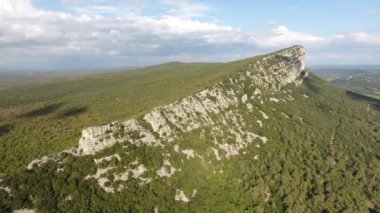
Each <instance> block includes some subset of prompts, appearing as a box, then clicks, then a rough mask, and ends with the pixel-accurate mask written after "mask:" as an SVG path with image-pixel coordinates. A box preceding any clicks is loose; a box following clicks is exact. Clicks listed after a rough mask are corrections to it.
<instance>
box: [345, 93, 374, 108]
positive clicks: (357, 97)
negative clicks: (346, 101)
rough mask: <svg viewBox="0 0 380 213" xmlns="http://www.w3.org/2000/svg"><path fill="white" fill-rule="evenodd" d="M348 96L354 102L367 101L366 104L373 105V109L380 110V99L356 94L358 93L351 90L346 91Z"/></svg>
mask: <svg viewBox="0 0 380 213" xmlns="http://www.w3.org/2000/svg"><path fill="white" fill-rule="evenodd" d="M346 95H347V96H348V97H350V98H351V99H353V100H358V101H365V102H367V103H369V104H371V108H373V109H375V110H380V100H379V99H376V98H372V97H368V96H366V95H363V94H360V93H356V92H352V91H349V90H347V91H346Z"/></svg>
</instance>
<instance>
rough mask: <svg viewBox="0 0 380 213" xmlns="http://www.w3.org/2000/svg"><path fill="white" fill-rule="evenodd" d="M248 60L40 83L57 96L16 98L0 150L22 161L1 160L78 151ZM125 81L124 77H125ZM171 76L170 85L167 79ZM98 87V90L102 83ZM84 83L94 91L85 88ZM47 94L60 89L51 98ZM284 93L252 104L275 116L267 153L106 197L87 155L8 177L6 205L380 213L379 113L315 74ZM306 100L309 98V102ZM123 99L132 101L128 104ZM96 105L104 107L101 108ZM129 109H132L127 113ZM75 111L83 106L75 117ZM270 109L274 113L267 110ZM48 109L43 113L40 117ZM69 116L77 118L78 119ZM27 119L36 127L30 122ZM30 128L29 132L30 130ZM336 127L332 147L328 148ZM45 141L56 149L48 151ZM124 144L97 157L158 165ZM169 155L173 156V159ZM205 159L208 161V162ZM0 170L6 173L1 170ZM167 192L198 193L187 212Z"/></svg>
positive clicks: (133, 185) (186, 139)
mask: <svg viewBox="0 0 380 213" xmlns="http://www.w3.org/2000/svg"><path fill="white" fill-rule="evenodd" d="M249 60H252V59H249ZM249 60H247V61H239V62H235V63H231V64H224V65H218V64H214V65H210V64H201V65H199V64H198V65H197V64H191V65H186V64H170V65H163V66H158V67H153V68H149V69H145V70H142V71H141V72H137V71H136V72H131V73H129V72H128V73H118V74H112V75H100V76H95V77H92V78H89V79H85V80H81V81H80V82H66V83H65V85H63V86H62V85H45V86H42V87H45V90H47V91H49V92H51V94H50V95H51V96H52V97H55V98H53V99H54V100H53V101H44V100H43V99H40V100H39V101H40V102H42V103H33V101H34V100H35V99H37V98H36V97H34V98H31V99H30V100H28V99H23V100H22V102H19V103H22V104H23V105H22V107H21V109H19V110H21V111H19V112H18V114H23V113H25V112H29V113H28V114H26V115H24V116H23V117H20V118H17V117H15V115H13V117H12V116H10V117H9V118H7V120H6V122H4V123H11V124H13V126H14V127H13V128H14V129H13V130H12V127H11V126H10V127H6V126H5V127H4V126H3V132H4V133H3V136H2V137H1V139H3V138H5V139H6V142H5V143H4V144H6V145H7V146H8V147H5V148H6V151H9V152H11V154H12V155H13V154H17V153H18V152H23V151H25V150H26V146H28V148H29V149H28V150H30V152H28V154H24V155H21V154H20V155H18V156H17V157H19V158H20V159H14V162H11V161H10V160H12V157H13V156H12V155H11V154H7V155H3V156H4V157H3V158H4V159H6V162H7V163H8V162H10V163H14V164H16V165H18V166H24V165H23V164H25V163H27V162H28V160H30V159H31V158H34V157H35V156H37V155H43V154H44V153H47V152H55V151H57V150H60V149H62V148H64V147H68V146H70V145H72V144H76V142H77V138H78V136H79V135H78V134H79V130H80V128H81V127H82V125H83V126H87V125H92V124H99V123H101V122H106V121H109V120H114V119H126V118H130V117H138V116H140V115H141V114H142V113H144V112H146V111H148V110H149V109H150V108H152V107H154V106H156V105H162V104H165V103H167V102H170V101H172V100H174V99H177V98H179V97H182V96H185V95H188V94H192V93H194V92H195V91H198V90H200V89H202V88H204V87H206V86H207V85H209V84H212V82H214V81H217V80H218V79H222V78H224V77H225V76H226V75H230V74H232V73H234V72H236V71H237V70H239V69H240V67H244V65H246V64H247V63H248V61H249ZM122 75H126V76H128V77H125V78H122V77H121V76H122ZM158 79H159V80H158ZM168 79H171V80H170V82H169V80H168ZM184 79H186V80H188V83H185V82H183V80H184ZM105 82H107V84H105ZM126 82H129V83H130V84H133V83H135V85H130V87H128V85H129V84H126ZM168 82H169V83H168ZM80 83H82V84H80ZM100 83H103V84H105V86H101V85H99V84H100ZM83 84H85V85H83ZM69 85H70V86H69ZM82 85H83V87H82ZM90 85H93V86H91V87H90ZM47 86H48V87H47ZM76 86H77V87H81V90H80V91H81V93H74V94H70V95H69V92H71V91H79V90H78V88H75V87H76ZM46 87H47V88H46ZM36 88H39V87H36ZM36 88H34V89H32V90H30V91H31V92H32V94H38V93H33V92H35V91H38V89H36ZM49 88H50V90H49ZM51 88H54V89H57V91H55V92H54V90H53V89H51ZM58 88H65V90H64V91H62V89H60V90H58ZM128 89H133V92H132V93H128ZM287 89H291V90H293V91H294V93H293V94H292V96H294V98H295V101H293V102H290V103H287V104H275V103H272V102H268V103H265V104H264V105H261V104H259V103H258V102H257V103H254V104H255V106H257V107H258V108H259V109H263V110H264V111H267V112H268V111H269V112H268V113H269V115H270V117H271V118H275V119H273V120H272V119H271V120H269V121H268V122H269V123H266V124H265V126H264V128H263V129H262V130H260V132H259V133H260V134H263V135H266V136H268V138H269V141H270V143H269V144H268V145H267V146H263V147H262V149H261V150H260V152H257V150H255V148H254V147H249V148H248V149H249V151H250V152H252V153H250V154H249V155H241V156H238V157H236V158H232V159H230V160H223V161H222V162H220V163H219V164H218V163H217V162H216V161H213V162H210V163H209V164H208V163H207V161H206V163H205V162H203V161H200V160H194V161H191V163H188V164H186V167H183V168H182V169H183V173H180V176H179V177H176V176H174V177H173V178H171V179H168V180H154V181H153V182H152V183H151V184H148V185H144V186H139V184H138V183H137V182H136V181H133V180H131V181H127V182H126V184H127V189H128V190H126V191H124V192H123V193H120V194H117V196H112V195H109V194H106V193H104V192H103V191H102V190H100V189H99V188H98V187H94V186H96V183H95V181H93V182H90V181H84V180H83V178H84V177H85V176H86V175H87V174H92V173H94V171H95V169H96V166H95V165H94V162H93V157H92V156H85V157H80V158H70V159H69V160H70V162H69V163H67V164H65V168H64V172H62V173H60V174H57V173H56V168H57V165H55V164H53V163H49V164H46V165H44V166H42V167H41V168H39V169H36V170H35V171H32V172H26V171H21V173H20V174H21V175H19V174H17V173H15V175H14V176H10V177H9V178H6V182H10V183H12V184H11V185H12V189H13V188H17V190H18V191H17V195H18V196H16V198H14V199H13V198H10V200H12V201H10V202H11V206H13V207H15V208H16V207H18V208H21V207H29V208H32V207H33V206H37V208H41V209H45V210H48V209H53V208H61V210H63V211H64V210H66V211H78V210H79V209H81V210H83V211H86V210H87V211H100V210H101V209H108V210H109V211H126V210H127V209H129V210H131V209H135V210H136V211H138V210H139V211H149V210H151V209H152V207H153V206H154V205H158V206H159V207H160V210H161V211H166V212H170V211H181V212H186V211H188V212H194V211H198V212H200V211H208V212H221V211H238V212H243V211H249V212H251V211H252V210H254V211H255V212H283V211H285V210H288V211H289V212H308V211H311V212H321V211H322V210H329V211H331V212H333V211H334V210H335V211H338V212H340V211H344V210H346V211H348V212H355V211H356V212H363V211H364V210H366V209H368V208H375V209H376V208H379V207H378V206H379V203H380V194H379V191H380V190H378V189H379V184H378V183H379V181H378V177H379V175H378V174H379V172H380V164H379V161H378V159H379V155H378V154H377V153H378V152H379V150H380V147H379V138H380V137H379V128H380V126H379V124H380V122H379V119H380V117H379V113H378V112H376V111H374V110H371V111H370V112H367V111H366V110H367V104H366V102H364V101H362V100H357V99H355V100H353V99H352V98H351V97H349V96H346V92H345V91H344V90H342V89H339V88H336V87H334V86H332V85H330V84H328V83H326V82H324V81H322V80H320V79H319V78H317V77H315V76H314V75H312V74H311V75H310V77H309V78H308V79H306V80H305V82H304V84H303V85H302V86H299V87H297V88H295V87H294V85H288V86H287ZM40 90H42V89H40ZM92 90H94V91H92ZM14 91H18V90H14ZM42 91H43V90H42ZM248 92H249V93H252V92H253V91H248ZM20 94H21V93H20ZM57 94H58V95H57ZM128 94H129V96H128ZM304 94H306V95H307V96H309V97H310V98H309V99H306V98H305V97H304V96H303V95H304ZM60 96H62V97H60ZM89 96H90V97H89ZM0 97H5V96H0ZM32 97H33V96H32ZM83 97H86V98H83ZM123 97H124V98H125V99H123ZM127 97H129V99H128V101H127V99H126V98H127ZM116 98H119V100H120V102H122V103H120V104H119V102H117V101H115V100H116ZM143 98H144V99H143ZM100 99H102V100H104V101H99V100H100ZM4 100H5V99H4ZM10 100H13V99H10ZM82 100H86V105H83V104H81V101H82ZM144 100H145V101H144ZM19 101H20V100H19ZM4 103H7V104H8V105H9V104H11V103H12V102H5V101H4ZM15 103H16V102H13V103H12V104H15ZM54 103H55V104H57V103H63V105H59V104H58V105H51V104H54ZM131 103H133V106H135V107H128V106H130V105H131ZM43 105H50V107H47V108H45V110H42V111H41V110H40V111H34V112H32V113H30V110H32V109H37V108H40V107H41V106H43ZM72 107H78V109H77V110H73V111H72V113H71V114H74V116H67V115H66V116H63V117H62V116H61V115H62V114H64V113H65V112H66V114H70V113H68V112H67V111H66V110H67V109H70V108H72ZM80 107H88V108H83V109H82V110H80ZM272 108H275V109H276V110H275V111H270V109H272ZM242 109H245V108H242ZM7 110H8V111H9V109H7ZM46 111H47V112H49V113H48V114H45V113H46ZM76 111H78V112H79V113H75V112H76ZM4 112H5V111H4ZM4 112H3V113H4ZM96 112H98V113H96ZM281 112H286V113H287V114H288V115H289V116H290V119H285V118H284V117H283V116H282V115H281ZM243 113H245V114H244V118H245V119H246V122H247V124H248V125H251V126H252V128H256V129H258V127H257V124H256V119H257V117H259V116H260V115H259V114H257V113H256V115H255V114H249V113H246V111H244V110H243ZM75 114H78V115H75ZM2 115H5V114H2ZM300 118H302V120H301V119H300ZM32 121H38V122H39V123H37V124H33V123H31V122H32ZM58 122H61V123H63V124H59V125H62V126H65V127H67V128H69V129H67V130H68V132H67V133H65V132H59V131H62V130H59V129H57V127H55V125H58V124H57V123H58ZM231 125H233V124H231ZM51 126H52V127H51ZM34 127H35V130H34V132H33V131H32V130H29V129H30V128H34ZM70 128H71V129H70ZM7 129H9V133H7V132H8V130H7ZM334 129H335V130H336V136H335V137H336V140H335V141H334V142H331V141H330V139H331V135H332V132H333V130H334ZM21 130H22V131H25V132H26V133H27V134H25V135H26V136H28V137H30V138H32V137H36V138H37V136H39V134H40V133H42V132H43V131H47V132H48V134H47V137H49V136H51V133H54V132H58V133H57V136H56V137H58V138H59V139H58V140H55V141H54V140H53V141H50V140H49V138H46V139H44V140H37V139H35V138H33V140H30V141H28V140H27V139H28V138H26V137H23V138H21V139H20V138H18V137H20V131H21ZM16 131H17V135H16V134H15V133H16ZM49 131H52V132H49ZM61 135H66V136H70V137H72V139H70V138H69V139H70V140H66V139H65V138H63V137H61ZM206 139H207V138H206ZM41 141H42V142H41ZM12 142H15V143H12ZM49 142H50V143H51V144H54V145H55V146H49ZM177 143H178V144H179V145H180V146H182V145H183V146H185V145H186V144H187V145H188V144H189V143H195V144H192V145H193V146H196V147H197V146H199V150H198V149H196V150H197V151H199V152H201V151H202V150H203V151H204V148H203V146H204V144H205V143H212V138H209V139H207V140H205V141H201V140H200V137H199V133H198V132H194V133H190V134H188V135H184V136H183V138H181V140H178V141H177ZM20 144H24V145H23V146H22V145H20ZM12 145H14V146H12ZM121 146H122V145H121V144H119V145H116V146H114V147H111V148H109V149H107V150H104V151H103V152H100V153H98V154H97V155H96V156H95V157H96V158H99V157H101V156H106V155H110V154H113V153H115V152H119V153H120V155H122V158H123V161H122V162H121V163H119V164H117V166H118V167H120V168H122V167H123V165H125V164H128V163H130V162H133V160H135V158H136V157H138V158H139V159H140V160H141V161H142V162H143V163H144V164H145V165H148V166H149V167H159V166H160V165H159V162H161V161H162V155H161V151H162V150H158V151H157V150H155V149H152V148H149V147H146V148H145V147H140V148H137V147H133V146H130V147H128V148H127V149H128V151H129V153H131V154H130V155H128V156H127V155H125V152H124V150H123V148H122V147H121ZM33 147H36V149H33ZM41 147H42V148H41ZM45 149H46V150H45ZM3 150H5V149H3ZM14 150H15V151H14ZM123 153H124V154H123ZM255 153H258V154H259V155H260V160H257V161H255V160H253V156H254V155H253V154H255ZM171 154H172V155H174V156H175V155H176V154H175V153H174V152H171ZM211 159H214V158H211V157H210V160H211ZM2 162H4V161H2ZM180 162H181V159H180V158H178V160H177V161H175V162H172V163H173V164H174V165H176V164H179V163H180ZM156 164H158V165H156ZM8 165H10V164H8ZM2 166H3V168H10V167H9V166H7V165H6V164H2ZM215 166H220V167H221V168H222V169H223V170H224V173H223V175H213V174H211V172H210V171H211V170H212V169H213V168H214V167H215ZM176 167H178V166H177V165H176ZM153 171H156V170H153ZM151 175H152V174H151ZM161 181H162V182H163V183H162V182H161ZM166 183H172V185H171V186H168V185H167V184H166ZM169 185H170V184H169ZM24 186H28V187H24ZM174 186H180V187H181V188H183V189H184V190H185V192H186V194H191V190H192V189H193V188H194V187H196V188H197V189H198V191H199V192H198V193H199V194H198V195H197V196H196V197H195V198H194V199H192V202H191V203H190V205H181V204H179V203H176V202H174V200H173V195H174V193H175V188H174ZM29 187H30V188H29ZM267 192H270V193H271V197H270V199H269V201H268V202H266V201H264V200H265V198H266V193H267ZM68 194H71V195H73V197H74V200H73V201H72V202H68V203H66V204H63V205H62V206H56V205H57V201H62V200H64V198H65V196H66V195H68ZM0 195H1V194H0ZM30 195H33V196H32V197H34V198H36V200H37V203H35V204H34V205H33V204H32V202H31V200H30V197H31V196H30ZM47 195H48V196H47ZM6 199H8V198H6ZM6 199H5V200H6ZM0 204H1V202H0ZM50 205H51V206H50ZM312 210H314V211H312Z"/></svg>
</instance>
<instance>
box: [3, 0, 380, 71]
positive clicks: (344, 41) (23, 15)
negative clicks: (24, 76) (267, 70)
mask: <svg viewBox="0 0 380 213" xmlns="http://www.w3.org/2000/svg"><path fill="white" fill-rule="evenodd" d="M0 5H2V6H1V7H0V20H1V21H0V69H2V70H75V69H96V68H114V67H127V66H146V65H151V64H157V63H164V62H168V61H184V62H192V61H230V60H235V59H241V58H245V57H250V56H253V55H256V54H262V53H266V52H270V51H273V50H277V49H280V48H284V47H288V46H292V45H294V44H300V45H303V46H305V48H306V51H307V63H308V64H378V63H379V62H378V61H379V59H380V1H378V0H347V1H343V0H333V1H331V0H330V1H327V0H319V1H306V0H304V1H301V0H241V1H231V0H222V1H216V0H208V1H198V0H108V1H107V0H0Z"/></svg>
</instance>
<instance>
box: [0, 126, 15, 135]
mask: <svg viewBox="0 0 380 213" xmlns="http://www.w3.org/2000/svg"><path fill="white" fill-rule="evenodd" d="M12 129H13V125H10V124H5V125H1V126H0V137H1V136H3V135H6V134H8V133H9V132H10V131H11V130H12Z"/></svg>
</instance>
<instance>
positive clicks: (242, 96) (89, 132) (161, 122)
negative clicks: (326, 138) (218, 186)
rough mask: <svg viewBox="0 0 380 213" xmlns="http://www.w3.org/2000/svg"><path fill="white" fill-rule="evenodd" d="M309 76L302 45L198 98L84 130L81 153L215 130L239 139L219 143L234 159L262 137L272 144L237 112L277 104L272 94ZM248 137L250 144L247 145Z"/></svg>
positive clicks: (261, 62)
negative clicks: (247, 90)
mask: <svg viewBox="0 0 380 213" xmlns="http://www.w3.org/2000/svg"><path fill="white" fill-rule="evenodd" d="M306 76H307V72H306V70H305V53H304V49H303V47H301V46H294V47H292V48H288V49H285V50H282V51H279V52H275V53H273V54H269V55H266V56H264V57H263V58H262V59H260V60H256V61H254V62H253V63H250V64H249V65H248V67H247V69H246V70H245V71H241V72H238V73H236V74H234V75H233V76H231V77H230V78H228V79H225V80H224V81H221V82H218V83H216V84H215V85H213V86H211V87H209V88H206V89H204V90H203V91H200V92H198V93H197V94H195V95H193V96H189V97H185V98H183V99H181V100H178V101H176V102H174V103H171V104H169V105H166V106H162V107H157V108H154V109H153V110H152V111H151V112H150V113H148V114H146V115H145V116H143V118H142V119H139V120H129V121H126V122H123V123H118V122H114V123H111V124H108V125H104V126H99V127H89V128H87V129H84V130H83V131H82V138H81V139H80V140H79V148H78V149H79V152H80V153H81V154H83V155H87V154H94V153H95V152H97V151H99V150H102V149H104V148H106V147H109V146H112V145H113V144H115V143H119V142H129V143H134V144H139V143H145V144H148V145H152V146H164V145H165V144H167V143H170V142H173V141H174V140H175V139H176V137H177V136H178V135H180V134H181V133H184V132H191V131H193V130H196V129H200V128H203V127H212V133H213V134H215V135H221V134H222V135H232V136H233V137H235V139H236V144H233V145H230V144H226V143H223V141H220V142H218V146H217V148H219V149H222V150H224V151H225V152H226V156H230V155H235V154H238V150H240V149H242V148H244V147H245V146H246V145H247V144H248V143H251V142H252V141H253V140H254V139H255V138H259V139H260V140H261V141H262V142H263V143H265V142H266V141H267V139H266V137H265V136H260V135H257V134H255V133H252V132H249V131H247V130H246V127H245V124H244V121H243V120H242V119H241V116H240V115H239V113H238V112H237V110H236V108H237V107H238V106H239V105H245V107H246V108H247V110H249V111H253V110H255V109H253V106H252V104H251V103H249V102H250V101H260V102H262V101H265V99H268V100H270V101H276V100H277V101H278V99H276V98H274V97H271V96H270V95H275V94H276V93H277V92H279V91H280V90H281V88H282V87H283V86H285V85H287V84H289V83H295V84H299V83H301V82H302V79H303V78H304V77H306ZM244 88H254V90H253V91H254V92H253V93H252V94H248V93H244ZM263 93H266V94H267V95H263ZM284 101H286V100H284ZM262 114H263V119H264V120H265V119H267V116H266V115H265V113H264V112H262ZM217 115H220V116H217ZM227 120H231V121H232V122H234V123H235V124H236V125H235V126H233V127H230V128H229V129H228V131H225V132H219V133H218V131H219V129H218V125H226V124H227ZM260 122H262V121H260ZM243 137H244V138H248V140H245V141H244V142H243V141H242V138H243Z"/></svg>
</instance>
